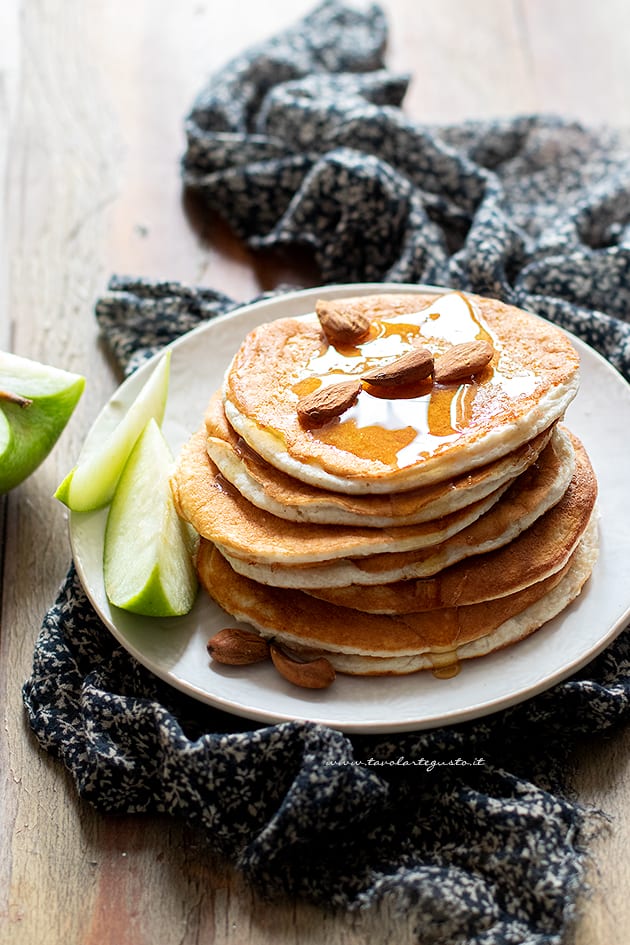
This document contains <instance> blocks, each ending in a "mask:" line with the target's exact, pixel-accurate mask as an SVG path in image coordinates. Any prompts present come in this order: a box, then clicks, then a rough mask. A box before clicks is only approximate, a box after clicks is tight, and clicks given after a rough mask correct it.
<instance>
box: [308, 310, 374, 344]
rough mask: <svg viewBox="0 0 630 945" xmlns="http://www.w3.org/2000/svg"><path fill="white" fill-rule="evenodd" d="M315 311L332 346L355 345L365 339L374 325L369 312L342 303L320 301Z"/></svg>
mask: <svg viewBox="0 0 630 945" xmlns="http://www.w3.org/2000/svg"><path fill="white" fill-rule="evenodd" d="M315 311H316V312H317V317H318V318H319V323H320V325H321V326H322V329H323V331H324V334H325V335H326V337H327V338H328V340H329V341H330V342H332V344H345V345H352V344H355V343H356V342H357V341H360V340H361V338H365V336H366V335H367V333H368V332H369V330H370V325H371V323H372V319H371V318H370V316H369V314H368V313H367V312H364V311H363V310H362V309H359V308H356V307H355V306H353V305H351V304H347V303H346V304H344V302H340V301H337V302H334V301H333V302H329V301H327V300H325V299H318V301H317V302H316V304H315Z"/></svg>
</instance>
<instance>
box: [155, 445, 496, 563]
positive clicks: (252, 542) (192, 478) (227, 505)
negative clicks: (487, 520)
mask: <svg viewBox="0 0 630 945" xmlns="http://www.w3.org/2000/svg"><path fill="white" fill-rule="evenodd" d="M171 484H172V488H173V496H174V499H175V504H176V507H177V510H178V512H179V514H180V515H181V517H182V518H184V519H186V521H188V522H190V524H191V525H192V526H193V528H195V529H196V531H197V532H198V533H199V534H200V535H201V536H202V537H204V538H208V539H210V540H212V541H214V542H215V543H216V544H219V545H220V546H221V548H222V549H225V550H226V551H227V552H229V553H230V554H231V555H234V556H236V557H241V558H243V559H245V560H246V561H250V562H251V561H257V562H260V563H262V564H274V563H278V562H279V563H281V564H300V563H308V562H314V561H322V560H326V561H328V560H330V559H333V558H341V557H346V556H348V555H364V554H376V553H378V552H381V551H386V550H391V551H405V550H412V549H415V548H423V547H427V546H429V545H434V544H437V543H438V542H441V541H444V540H445V539H446V538H448V537H449V536H450V535H454V534H455V533H456V532H457V531H459V530H460V529H462V528H465V527H466V526H467V525H469V524H470V523H471V522H473V521H475V519H477V518H478V517H479V516H480V515H482V514H483V513H484V512H487V511H488V509H489V508H491V506H492V505H493V504H494V503H495V502H496V501H497V500H498V499H499V497H500V496H501V494H502V493H503V492H504V491H505V489H506V488H507V486H502V487H501V488H500V489H497V490H496V491H495V492H493V493H491V494H490V495H489V496H486V497H485V498H484V499H480V500H479V501H477V502H474V503H473V504H471V505H469V506H466V507H465V508H463V509H460V510H459V511H457V512H453V513H451V514H450V515H446V516H444V517H443V518H440V519H436V520H435V521H432V522H421V523H419V524H416V525H401V526H400V527H398V528H382V529H375V528H358V527H357V528H354V527H352V526H349V525H345V526H334V525H310V524H309V525H304V524H300V523H298V522H289V521H286V520H285V519H281V518H277V517H276V516H275V515H270V513H269V512H265V511H263V510H262V509H258V508H256V507H255V506H254V505H252V504H251V503H250V502H248V501H247V500H246V499H244V498H243V497H242V496H241V495H240V493H238V492H237V491H236V490H235V489H234V487H233V486H231V485H230V484H229V483H228V482H227V481H226V480H225V479H223V477H222V476H221V475H220V474H219V471H218V469H217V468H216V466H215V465H214V463H213V462H212V461H211V460H210V458H209V456H208V454H207V451H206V434H205V429H203V428H202V429H200V430H198V431H197V433H196V434H195V435H194V436H193V437H192V438H191V439H190V440H189V442H188V443H187V444H186V445H185V446H184V448H183V450H182V451H181V453H180V456H179V460H178V464H177V468H176V470H175V472H174V474H173V477H172V480H171Z"/></svg>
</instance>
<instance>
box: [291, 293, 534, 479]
mask: <svg viewBox="0 0 630 945" xmlns="http://www.w3.org/2000/svg"><path fill="white" fill-rule="evenodd" d="M480 340H483V341H487V342H489V344H490V345H491V346H492V347H493V349H494V352H495V354H494V357H493V359H492V361H491V362H490V364H489V365H488V366H487V367H486V368H484V369H483V371H481V372H480V373H479V374H477V375H475V376H474V377H471V378H467V379H466V381H465V382H457V383H453V384H444V385H442V384H437V383H434V381H433V380H432V379H431V378H429V379H427V380H424V381H420V382H418V383H416V384H414V385H401V386H399V387H396V388H389V389H387V390H386V391H384V390H383V389H382V388H376V387H370V385H369V384H367V383H366V384H364V387H363V389H362V391H361V393H360V395H359V398H358V400H357V403H356V404H355V405H354V406H353V407H351V408H349V409H348V410H346V411H345V413H344V414H343V415H342V416H341V417H340V418H338V419H335V420H334V421H331V422H329V423H327V424H325V425H324V426H322V427H319V428H317V429H314V430H312V431H311V434H312V436H314V437H316V438H317V439H319V440H321V441H322V442H324V443H327V444H329V445H332V446H335V447H337V448H338V449H341V450H344V451H346V452H349V453H352V454H354V455H355V456H357V457H360V458H362V459H370V460H378V461H380V462H382V463H384V464H386V465H388V466H390V467H393V468H399V469H402V468H405V467H407V466H411V465H413V464H414V463H416V462H418V461H419V460H421V459H423V458H427V457H429V456H431V455H435V454H437V453H439V452H440V451H441V450H442V449H444V448H445V447H447V446H448V445H449V444H451V443H453V442H455V441H456V440H458V439H460V438H462V437H463V436H465V435H466V434H467V433H470V432H471V431H474V429H475V427H476V426H477V425H478V424H479V422H481V421H482V419H483V418H484V417H487V411H488V404H489V402H490V398H489V397H488V391H489V388H493V397H492V402H493V403H494V405H495V408H496V405H497V403H500V402H501V401H502V400H503V401H504V402H507V401H509V399H511V398H513V397H515V396H518V395H519V394H525V393H530V392H531V391H532V390H533V389H534V388H535V386H536V378H535V375H534V374H533V373H531V372H528V371H523V370H520V371H515V370H514V368H513V367H512V366H511V364H510V360H509V358H505V357H504V354H505V353H504V352H503V350H502V346H501V343H500V342H499V340H498V339H497V338H496V337H495V336H494V334H493V333H492V331H491V330H490V328H489V326H488V325H487V324H486V323H485V321H484V319H483V317H482V316H481V313H480V312H479V310H478V309H477V306H476V305H475V304H474V302H472V300H470V299H468V298H466V297H465V296H464V295H462V294H460V293H458V292H453V293H448V294H446V295H443V296H440V297H439V298H438V299H436V300H435V301H434V302H432V303H431V304H430V305H428V306H426V307H425V308H424V309H421V310H419V311H418V312H414V313H411V314H410V313H404V314H401V315H397V316H394V317H391V318H387V319H381V318H378V317H375V318H374V320H373V321H372V325H371V328H370V333H369V335H368V336H367V338H366V339H365V340H364V341H362V342H360V343H358V344H356V345H339V344H338V345H334V344H326V346H325V347H324V348H323V350H320V351H318V352H317V353H316V354H315V355H314V356H313V357H312V358H311V359H310V361H309V362H308V364H307V365H306V367H305V369H304V370H303V372H302V373H301V375H300V377H299V378H298V379H297V380H296V382H295V383H294V384H293V388H292V389H293V392H294V393H295V394H296V395H297V396H298V397H304V396H305V395H307V394H310V393H312V392H313V391H315V390H318V389H319V388H320V387H321V386H323V385H326V384H333V383H339V382H340V381H343V380H347V379H349V378H355V377H357V376H361V375H363V374H365V373H366V372H367V371H369V370H371V369H372V368H375V367H379V366H383V365H384V364H387V363H389V362H392V361H394V360H396V359H397V358H400V357H401V355H403V354H405V353H406V352H407V351H410V350H411V349H412V348H413V347H416V346H418V345H420V346H422V347H426V348H428V349H429V350H430V351H431V352H432V354H433V356H434V357H438V356H439V355H440V354H443V353H444V352H445V351H447V350H449V349H450V348H451V347H452V346H453V345H457V344H462V343H464V342H470V341H480ZM497 394H498V395H499V396H497Z"/></svg>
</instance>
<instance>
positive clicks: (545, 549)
mask: <svg viewBox="0 0 630 945" xmlns="http://www.w3.org/2000/svg"><path fill="white" fill-rule="evenodd" d="M578 450H579V461H578V463H577V464H576V472H575V475H574V476H573V478H572V480H571V483H570V485H569V487H568V489H567V490H566V492H565V493H564V495H563V496H562V498H561V499H560V501H559V502H558V503H556V504H555V505H554V506H553V507H552V508H551V509H550V510H549V511H548V512H546V513H545V514H544V515H543V516H541V517H540V518H538V519H537V520H536V521H535V523H534V524H533V525H531V526H530V527H529V528H527V529H526V530H525V531H523V532H521V534H520V535H519V536H518V537H517V538H515V539H513V540H512V541H510V542H508V543H507V544H505V545H503V546H502V547H501V548H499V549H498V550H496V551H494V552H488V553H485V554H483V553H482V554H475V555H474V556H473V557H471V558H468V559H466V560H464V561H460V562H459V564H454V565H451V566H450V567H447V568H446V569H444V570H441V571H439V573H436V574H435V575H434V576H433V577H431V578H424V579H420V580H406V581H394V582H391V583H388V584H376V585H372V586H369V587H366V586H364V585H359V584H353V585H350V586H349V587H339V588H334V587H333V588H322V589H318V590H313V589H311V590H310V591H309V593H311V594H313V595H314V596H315V597H319V598H321V599H322V600H327V601H329V602H330V603H332V604H340V605H342V606H344V607H351V608H353V609H355V610H360V611H363V612H367V613H380V614H406V613H414V612H416V611H422V610H433V609H435V608H437V607H458V606H462V605H464V604H476V603H481V602H482V601H487V600H494V599H496V598H497V597H505V596H507V595H509V594H514V593H516V592H518V591H520V590H523V589H524V588H526V587H529V586H530V585H531V584H535V583H538V582H539V581H542V580H544V579H545V578H547V577H550V576H551V575H552V574H556V573H557V572H558V571H560V570H561V569H562V568H563V567H564V566H565V565H566V563H567V561H568V560H569V558H570V557H571V555H572V554H573V552H574V550H575V548H576V546H577V544H578V542H579V541H580V539H581V537H582V535H583V533H584V531H585V529H586V527H587V525H588V523H589V521H590V519H591V516H592V514H593V510H594V508H595V502H596V498H597V481H596V479H595V474H594V473H593V469H592V467H591V465H590V462H589V461H588V457H587V456H586V453H585V451H584V448H583V447H582V446H581V445H578ZM491 514H492V513H491V512H490V513H489V515H491ZM472 528H473V529H474V528H475V526H474V525H473V526H472ZM456 540H457V539H456Z"/></svg>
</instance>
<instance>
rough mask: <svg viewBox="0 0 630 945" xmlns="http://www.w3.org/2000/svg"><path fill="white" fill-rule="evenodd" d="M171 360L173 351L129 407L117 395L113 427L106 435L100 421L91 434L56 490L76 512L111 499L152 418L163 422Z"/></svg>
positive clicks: (111, 405) (110, 408)
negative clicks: (75, 463)
mask: <svg viewBox="0 0 630 945" xmlns="http://www.w3.org/2000/svg"><path fill="white" fill-rule="evenodd" d="M170 361H171V352H170V351H167V352H166V353H165V354H164V355H163V357H162V358H160V360H159V361H158V363H157V365H156V367H155V368H154V370H153V372H152V374H151V375H150V377H149V379H148V380H147V381H146V383H145V384H144V386H143V387H142V389H141V390H140V392H139V393H138V395H137V397H136V398H135V400H134V401H133V403H132V404H131V406H130V407H129V408H128V409H127V408H125V406H124V405H123V404H122V403H121V402H120V401H119V400H117V399H116V398H113V399H112V400H111V401H110V403H109V404H108V407H107V416H108V418H109V421H110V429H109V431H108V432H107V433H106V434H105V435H103V427H102V425H100V424H96V425H95V427H93V428H92V430H91V431H90V433H89V434H88V436H87V438H86V440H85V443H84V445H83V449H82V450H81V453H80V455H79V460H78V463H77V465H76V466H75V467H74V469H72V470H70V472H69V473H68V475H67V476H66V478H65V479H64V480H63V482H62V483H61V484H60V486H59V487H58V489H57V491H56V492H55V498H56V499H59V500H60V501H61V502H63V503H64V504H65V505H67V506H68V508H69V509H72V511H73V512H89V511H91V510H92V509H99V508H101V507H102V506H104V505H107V504H108V503H109V502H111V500H112V496H113V495H114V491H115V489H116V484H117V482H118V480H119V478H120V474H121V472H122V470H123V467H124V465H125V463H126V462H127V459H128V457H129V454H130V453H131V450H132V449H133V447H134V444H135V442H136V440H137V439H138V437H139V436H140V434H141V433H142V431H143V429H144V428H145V426H146V425H147V423H148V421H149V420H150V419H151V418H153V419H154V420H156V421H157V423H158V424H161V423H162V420H163V418H164V410H165V408H166V398H167V395H168V381H169V371H170Z"/></svg>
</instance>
